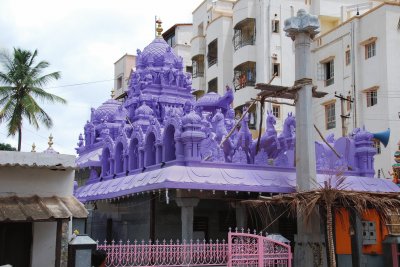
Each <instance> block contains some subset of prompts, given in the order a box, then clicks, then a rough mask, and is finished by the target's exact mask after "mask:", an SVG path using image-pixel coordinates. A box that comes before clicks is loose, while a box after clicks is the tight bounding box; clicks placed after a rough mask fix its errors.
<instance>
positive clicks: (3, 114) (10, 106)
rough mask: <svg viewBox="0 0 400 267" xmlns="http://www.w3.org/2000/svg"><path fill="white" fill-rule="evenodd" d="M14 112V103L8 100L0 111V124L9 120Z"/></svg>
mask: <svg viewBox="0 0 400 267" xmlns="http://www.w3.org/2000/svg"><path fill="white" fill-rule="evenodd" d="M14 112H15V103H14V102H13V101H12V100H9V101H8V102H7V103H6V104H5V105H4V107H3V108H2V109H1V110H0V123H2V122H3V121H7V120H9V119H10V118H11V117H12V114H13V113H14Z"/></svg>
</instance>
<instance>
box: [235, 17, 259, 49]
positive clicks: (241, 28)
mask: <svg viewBox="0 0 400 267" xmlns="http://www.w3.org/2000/svg"><path fill="white" fill-rule="evenodd" d="M233 30H234V34H233V38H232V42H233V49H234V51H236V50H239V49H240V48H242V47H244V46H248V45H255V44H256V24H255V19H253V18H246V19H244V20H242V21H240V22H239V23H237V24H236V26H235V27H234V29H233Z"/></svg>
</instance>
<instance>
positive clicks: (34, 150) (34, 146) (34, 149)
mask: <svg viewBox="0 0 400 267" xmlns="http://www.w3.org/2000/svg"><path fill="white" fill-rule="evenodd" d="M31 152H36V145H35V143H33V144H32V150H31Z"/></svg>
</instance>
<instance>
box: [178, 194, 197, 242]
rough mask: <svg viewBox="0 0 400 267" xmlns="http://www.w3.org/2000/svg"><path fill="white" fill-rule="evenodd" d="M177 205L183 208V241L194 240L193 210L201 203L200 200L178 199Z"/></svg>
mask: <svg viewBox="0 0 400 267" xmlns="http://www.w3.org/2000/svg"><path fill="white" fill-rule="evenodd" d="M175 201H176V204H177V205H178V207H180V208H181V221H182V241H183V240H186V242H190V240H192V239H193V214H194V213H193V208H194V207H196V206H197V204H198V203H199V199H198V198H181V197H177V198H176V200H175Z"/></svg>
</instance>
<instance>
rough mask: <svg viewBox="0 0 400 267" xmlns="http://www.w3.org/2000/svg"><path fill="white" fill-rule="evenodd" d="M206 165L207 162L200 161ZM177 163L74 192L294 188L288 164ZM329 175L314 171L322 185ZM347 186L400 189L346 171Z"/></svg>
mask: <svg viewBox="0 0 400 267" xmlns="http://www.w3.org/2000/svg"><path fill="white" fill-rule="evenodd" d="M203 165H206V164H203ZM203 165H202V166H180V165H172V166H169V167H165V168H161V169H156V170H151V171H147V172H143V173H137V174H132V175H128V176H125V177H121V178H117V179H111V180H107V181H101V182H97V183H93V184H88V185H85V186H83V187H80V188H78V189H77V191H76V192H75V196H76V197H77V198H78V199H79V200H81V201H82V202H87V201H93V200H99V199H111V198H118V197H122V196H129V195H132V194H135V193H140V192H146V191H152V190H159V189H161V190H163V189H190V190H217V191H239V192H258V193H291V192H295V190H296V173H295V171H294V169H291V168H278V169H277V168H256V167H253V168H249V167H248V166H245V165H244V166H243V168H232V167H230V166H226V167H221V166H222V165H224V164H219V165H221V166H219V165H218V166H214V167H212V166H211V165H213V164H210V166H203ZM327 179H335V178H334V177H333V178H330V177H329V175H326V174H323V173H320V174H318V175H317V180H318V184H319V185H320V186H323V184H324V181H326V180H327ZM341 187H342V188H345V189H346V190H354V191H371V192H400V188H399V187H398V186H396V185H395V184H394V183H392V182H391V181H390V180H384V179H375V178H371V177H360V176H352V175H351V174H349V175H348V176H347V177H346V180H345V182H344V183H343V184H342V185H341Z"/></svg>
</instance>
